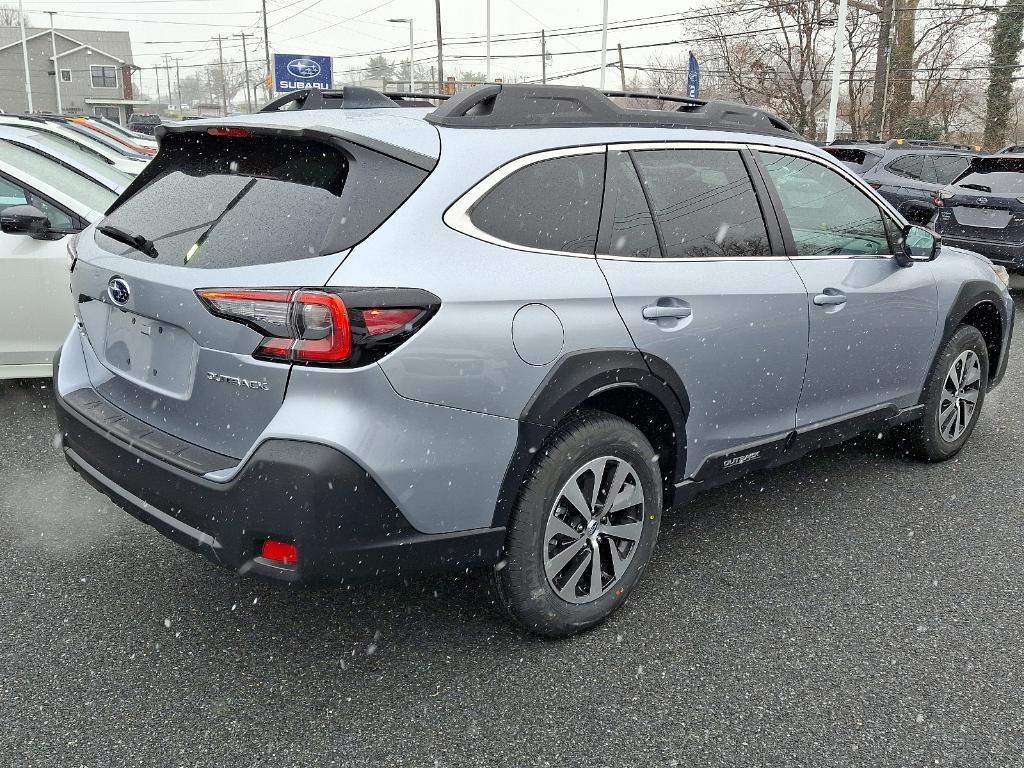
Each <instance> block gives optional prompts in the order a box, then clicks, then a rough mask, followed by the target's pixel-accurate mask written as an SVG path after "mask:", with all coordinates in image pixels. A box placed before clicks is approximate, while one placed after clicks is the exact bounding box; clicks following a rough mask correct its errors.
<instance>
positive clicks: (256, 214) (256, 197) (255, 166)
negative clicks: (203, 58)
mask: <svg viewBox="0 0 1024 768" xmlns="http://www.w3.org/2000/svg"><path fill="white" fill-rule="evenodd" d="M425 176H426V171H423V170H421V169H419V168H415V167H413V166H411V165H408V164H406V163H403V162H400V161H398V160H395V159H394V158H391V157H388V156H386V155H382V154H380V153H378V152H373V151H370V150H367V149H363V148H361V147H348V148H347V149H346V150H343V149H341V148H339V147H336V146H333V145H330V144H326V143H321V142H318V141H301V140H294V139H283V138H278V137H270V136H250V137H231V138H228V137H209V136H207V135H205V134H199V133H196V134H184V135H182V134H178V135H175V136H168V137H167V138H165V140H164V146H163V148H162V149H161V151H160V154H159V155H158V156H157V157H156V159H155V160H154V161H153V163H152V164H151V166H150V168H147V169H146V171H145V172H144V173H143V174H142V175H141V176H140V177H139V178H140V183H142V184H144V186H143V187H142V188H141V189H140V190H138V191H134V190H129V191H130V192H132V194H131V196H130V197H129V198H128V199H127V200H124V201H122V202H121V203H120V205H119V207H117V208H116V209H115V210H114V211H113V212H112V213H111V214H110V216H108V217H107V218H106V219H105V220H104V221H103V222H102V223H101V226H104V225H105V226H109V227H115V228H117V229H119V230H121V231H122V232H127V233H129V234H131V236H132V237H138V236H141V237H143V238H145V239H146V240H148V241H150V242H151V243H152V244H153V246H154V248H155V250H156V253H157V255H156V257H155V258H152V257H150V256H148V255H145V254H143V253H141V252H140V251H137V250H135V249H134V248H132V247H131V246H126V245H124V244H123V243H122V242H120V241H119V240H115V239H113V238H111V237H108V236H107V235H104V234H102V233H100V232H97V234H96V242H97V243H98V244H99V245H100V246H101V247H102V248H104V249H105V250H108V251H112V252H114V253H118V254H120V255H123V256H127V257H129V258H136V259H143V260H147V261H148V260H153V261H156V262H157V263H160V264H171V265H175V266H188V267H195V268H225V267H240V266H250V265H255V264H271V263H275V262H282V261H294V260H297V259H308V258H311V257H314V256H320V255H322V254H325V253H334V252H337V251H341V250H344V249H346V248H350V247H352V246H353V245H355V244H356V243H357V242H359V241H360V240H362V239H363V238H365V237H366V236H367V235H368V234H370V232H372V231H373V230H374V229H376V228H377V227H378V226H380V224H381V223H382V222H383V221H384V220H385V219H386V218H387V217H388V216H390V215H391V214H392V213H393V212H394V211H395V210H396V209H397V208H398V206H400V205H401V204H402V203H403V202H404V201H405V199H406V198H407V197H408V196H409V195H410V194H411V193H412V191H413V190H414V189H415V188H416V186H417V185H418V184H419V183H420V182H421V181H422V180H423V178H424V177H425Z"/></svg>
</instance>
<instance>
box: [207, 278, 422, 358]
mask: <svg viewBox="0 0 1024 768" xmlns="http://www.w3.org/2000/svg"><path fill="white" fill-rule="evenodd" d="M196 295H197V296H198V297H199V299H200V300H201V301H202V302H203V303H204V304H205V305H206V307H207V309H209V311H210V312H212V313H213V314H215V315H217V316H218V317H223V318H224V319H226V320H232V321H234V322H237V323H242V324H243V325H247V326H249V327H250V328H252V329H254V330H256V331H258V332H260V333H262V334H263V340H262V341H261V342H260V343H259V345H257V347H256V349H255V350H254V351H253V356H254V357H256V358H259V359H261V360H273V361H278V362H289V363H301V364H305V365H335V366H337V365H342V366H347V367H355V366H359V365H367V364H369V363H371V362H374V361H376V360H379V359H380V358H381V357H383V356H384V355H386V354H387V353H388V352H389V351H391V350H392V349H394V348H395V347H396V346H398V345H399V344H401V343H402V342H403V341H405V340H406V339H407V338H409V337H410V336H412V335H413V334H414V333H415V332H416V331H418V330H419V329H420V328H421V327H423V324H424V323H426V321H427V320H429V319H430V317H431V316H432V315H433V314H434V312H435V311H437V308H438V307H439V306H440V300H439V299H438V298H437V297H436V296H434V295H433V294H431V293H427V292H426V291H420V290H416V289H412V288H353V289H338V290H334V289H327V290H320V289H317V290H312V289H310V290H307V289H301V288H299V289H296V288H274V289H268V290H247V289H235V288H226V289H219V288H212V289H201V290H198V291H196Z"/></svg>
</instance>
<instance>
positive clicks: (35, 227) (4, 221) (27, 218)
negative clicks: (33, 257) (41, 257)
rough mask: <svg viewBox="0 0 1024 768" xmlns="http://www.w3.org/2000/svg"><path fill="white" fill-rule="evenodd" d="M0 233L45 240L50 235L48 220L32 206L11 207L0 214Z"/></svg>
mask: <svg viewBox="0 0 1024 768" xmlns="http://www.w3.org/2000/svg"><path fill="white" fill-rule="evenodd" d="M0 231H3V232H6V233H7V234H8V235H28V236H29V237H33V238H35V239H37V240H46V239H48V238H49V235H50V220H49V219H48V218H47V217H46V214H45V213H43V212H42V211H40V210H39V209H38V208H36V207H35V206H34V205H12V206H10V207H9V208H4V210H3V211H2V212H0Z"/></svg>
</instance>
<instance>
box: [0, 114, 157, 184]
mask: <svg viewBox="0 0 1024 768" xmlns="http://www.w3.org/2000/svg"><path fill="white" fill-rule="evenodd" d="M0 125H6V126H10V127H12V128H22V129H25V130H31V131H36V132H45V133H47V134H49V135H51V136H54V137H57V139H59V140H61V141H62V142H71V143H73V144H74V146H75V147H77V148H79V149H84V150H86V151H88V152H91V153H93V154H94V155H95V156H96V157H100V158H102V159H103V160H104V162H107V163H110V164H111V165H113V166H114V167H115V168H117V169H118V170H119V171H124V172H125V173H129V174H131V175H132V176H138V175H139V173H141V172H142V169H143V168H145V167H146V164H147V163H148V162H149V160H150V159H151V158H150V157H147V156H143V155H132V154H129V153H128V152H127V151H125V150H120V149H118V148H116V147H113V146H111V145H110V144H108V143H107V142H105V141H103V140H102V139H100V138H94V137H92V136H90V135H89V133H90V132H89V131H88V130H86V129H80V130H74V129H72V128H70V127H68V126H67V125H66V124H64V123H62V122H60V121H57V120H45V119H43V118H39V117H33V116H16V115H0Z"/></svg>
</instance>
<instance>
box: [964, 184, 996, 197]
mask: <svg viewBox="0 0 1024 768" xmlns="http://www.w3.org/2000/svg"><path fill="white" fill-rule="evenodd" d="M958 186H960V187H961V188H962V189H976V190H978V191H979V192H988V193H989V194H990V195H991V194H992V188H991V187H986V186H985V185H984V184H960V185H958Z"/></svg>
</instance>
